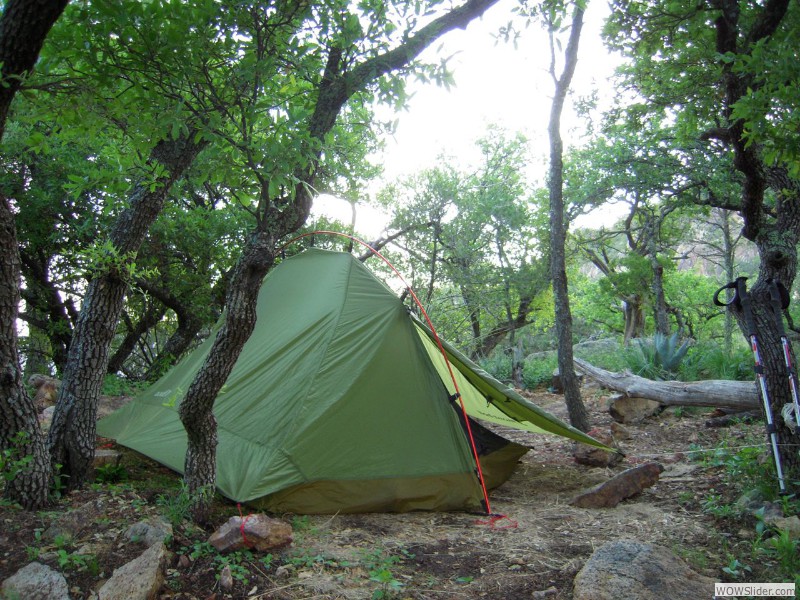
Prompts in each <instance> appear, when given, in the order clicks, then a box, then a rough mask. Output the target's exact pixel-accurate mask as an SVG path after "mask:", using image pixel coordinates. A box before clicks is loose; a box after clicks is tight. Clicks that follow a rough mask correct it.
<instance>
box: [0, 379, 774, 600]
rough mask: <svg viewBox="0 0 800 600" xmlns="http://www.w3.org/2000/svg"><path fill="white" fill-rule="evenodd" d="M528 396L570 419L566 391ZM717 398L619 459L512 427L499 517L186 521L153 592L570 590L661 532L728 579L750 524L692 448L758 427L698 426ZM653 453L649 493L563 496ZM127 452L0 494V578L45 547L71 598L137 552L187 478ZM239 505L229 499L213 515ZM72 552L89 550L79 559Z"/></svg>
mask: <svg viewBox="0 0 800 600" xmlns="http://www.w3.org/2000/svg"><path fill="white" fill-rule="evenodd" d="M528 395H529V396H530V397H531V398H532V399H533V401H534V402H536V403H537V404H539V405H540V406H542V407H543V408H545V409H547V410H549V411H551V412H553V413H555V414H557V415H558V416H560V417H562V418H566V411H565V409H564V408H563V399H562V398H561V396H556V395H553V394H549V393H547V392H545V391H541V392H537V393H533V394H528ZM584 400H585V402H586V403H587V408H588V409H589V412H590V416H591V421H592V423H593V425H594V426H596V427H599V428H601V429H604V430H606V431H607V430H608V428H609V426H610V424H611V418H610V417H609V415H608V412H607V409H606V406H607V398H606V395H605V394H604V392H602V390H598V389H596V388H588V389H585V390H584ZM709 412H710V410H708V411H703V412H700V411H696V410H695V411H685V410H684V411H675V410H674V409H670V410H667V411H665V412H663V413H662V414H660V415H659V416H657V417H653V418H651V419H648V420H647V421H645V422H644V423H641V424H637V425H627V426H626V428H627V430H628V432H629V433H630V439H628V440H623V441H620V442H619V445H620V447H621V448H622V449H623V451H624V452H625V453H626V458H625V460H624V461H623V462H622V463H621V464H620V465H617V466H615V467H613V469H600V468H591V467H586V466H582V465H578V464H576V463H575V462H574V461H573V459H572V443H571V442H568V441H563V440H560V439H558V438H555V437H550V436H534V435H528V434H519V433H518V432H517V435H516V438H515V439H516V441H519V442H524V443H526V444H527V445H530V446H531V447H532V450H531V451H530V452H529V453H528V454H527V455H526V456H525V457H524V458H523V460H522V462H521V464H520V465H519V468H518V469H517V471H516V473H515V474H514V475H513V477H512V478H511V479H510V480H509V481H508V482H507V483H506V484H505V485H503V486H502V487H500V488H499V489H497V490H495V491H494V493H493V494H492V496H491V501H492V509H493V511H494V512H496V513H500V514H502V515H505V516H506V518H504V519H501V520H499V521H496V522H493V523H489V522H488V521H489V520H488V519H486V518H485V517H484V516H483V515H479V514H466V513H457V512H454V513H411V514H363V515H335V516H331V515H327V516H292V515H283V516H282V518H284V519H286V520H287V521H288V522H290V523H292V525H293V527H294V538H295V539H294V543H293V544H292V545H291V546H290V547H289V548H287V549H284V550H281V551H277V552H275V553H273V554H271V555H267V556H264V555H251V554H249V553H242V552H240V553H238V554H236V555H234V556H228V557H223V556H220V555H219V554H216V553H215V552H213V551H211V550H209V547H208V546H207V545H205V544H204V543H203V542H204V541H205V540H206V539H207V537H208V535H209V533H210V531H211V530H210V529H208V530H206V531H203V530H200V529H196V528H192V527H191V526H188V525H186V524H184V525H182V526H179V527H178V528H176V530H175V535H174V537H173V539H172V540H171V542H170V544H169V548H170V550H171V551H172V553H173V555H172V557H171V560H170V564H169V565H168V571H167V576H166V579H165V583H164V585H163V587H162V588H161V592H160V598H175V599H184V600H188V599H190V598H198V599H211V598H214V599H222V598H263V599H276V600H278V599H280V600H284V599H294V598H318V599H354V600H356V599H370V598H395V599H400V598H413V599H431V600H448V599H454V600H455V599H468V598H485V599H498V600H500V599H502V600H509V599H511V600H514V599H518V598H520V599H522V598H537V597H538V598H555V599H568V598H572V582H573V578H574V577H575V575H576V573H577V572H578V571H579V570H580V568H581V567H582V565H583V564H584V562H585V561H586V559H587V558H588V557H589V556H590V555H591V554H592V552H593V551H594V549H596V548H597V547H599V546H600V545H602V544H603V543H605V542H607V541H610V540H614V539H620V538H629V539H630V538H633V539H637V540H640V541H646V542H652V543H656V544H660V545H662V546H665V547H667V548H669V549H671V550H672V551H673V552H674V553H675V554H677V555H678V556H680V557H681V558H683V559H684V560H686V561H687V563H689V565H690V566H691V567H692V568H694V569H695V570H697V571H699V572H702V573H704V574H706V575H708V576H710V577H713V578H715V580H717V581H730V580H731V579H730V578H729V577H728V576H726V574H725V573H723V571H722V568H723V567H726V566H728V565H729V563H730V560H731V556H732V554H731V553H736V551H737V548H739V546H742V545H746V544H748V543H750V542H749V541H748V540H749V539H752V537H753V536H754V525H755V523H754V521H753V520H752V519H749V518H744V517H741V516H735V517H722V518H720V517H719V516H717V517H715V516H712V515H710V514H708V513H707V511H704V510H703V506H704V503H707V499H708V498H709V497H710V496H712V495H715V494H717V495H720V496H721V498H722V499H721V500H720V501H721V502H722V501H723V500H724V501H726V502H732V501H733V500H734V499H735V490H733V489H730V486H728V485H727V484H726V483H725V481H724V477H723V473H722V468H721V467H713V466H708V465H707V464H704V463H700V462H698V461H697V460H696V454H695V455H692V456H690V451H692V450H694V451H696V450H698V449H699V448H705V449H709V450H713V449H714V448H715V447H716V446H717V445H718V443H719V442H720V440H721V439H722V438H723V437H724V438H726V439H727V440H728V443H733V444H735V443H737V442H736V441H737V440H744V439H745V438H748V439H752V437H753V429H752V428H755V427H757V426H755V425H753V426H748V425H736V426H734V427H732V428H728V429H724V430H720V429H709V428H706V427H705V426H704V422H705V420H706V418H707V416H708V413H709ZM649 461H657V462H660V463H661V464H663V465H664V467H665V471H664V472H663V473H662V476H661V479H660V481H659V482H658V483H657V484H656V485H655V486H653V487H651V488H649V489H647V490H645V491H644V492H643V493H641V494H639V495H637V496H635V497H633V498H630V499H628V500H626V501H624V502H623V503H621V504H620V505H619V506H617V507H616V508H611V509H599V510H598V509H594V510H591V509H581V508H575V507H572V506H570V504H569V501H570V500H571V499H572V498H573V497H574V496H575V495H576V494H577V493H578V492H579V491H581V490H583V489H585V488H588V487H591V486H592V485H594V484H596V483H599V482H601V481H605V480H606V479H608V478H609V477H610V476H611V475H613V474H615V473H617V472H619V471H621V470H623V469H625V468H628V467H631V466H635V465H637V464H641V463H644V462H649ZM122 464H123V465H124V466H125V468H126V473H127V476H126V478H125V480H124V481H122V482H120V483H117V484H107V483H96V484H93V485H91V486H89V487H87V488H86V489H84V490H81V491H79V492H75V493H73V494H70V495H68V496H67V497H65V498H63V499H61V500H59V501H57V502H56V503H55V504H54V506H53V507H52V508H51V509H50V510H48V511H43V512H39V513H28V512H25V511H22V510H20V509H19V508H17V507H14V506H9V505H8V504H0V522H1V523H2V524H1V525H0V581H2V580H3V579H5V578H6V577H8V576H9V575H11V574H12V573H14V572H15V571H16V570H17V569H19V568H20V567H21V566H24V565H25V564H27V563H28V562H30V560H31V559H33V558H38V560H40V561H42V562H46V563H48V564H49V565H51V566H53V567H54V568H58V569H59V570H61V571H62V572H63V573H64V574H65V576H66V577H67V580H68V583H69V585H70V586H71V594H72V598H73V599H75V600H78V599H89V598H92V597H93V595H94V593H93V590H96V589H97V588H98V587H99V585H100V584H101V583H102V582H103V581H104V580H105V579H107V578H108V577H109V576H110V575H111V572H112V571H113V569H114V568H116V567H118V566H120V565H122V564H124V563H125V562H127V561H129V560H131V559H132V558H134V557H135V556H137V555H138V554H139V553H141V551H142V549H141V547H139V546H138V545H137V544H133V543H130V542H126V541H123V537H124V533H125V531H126V530H127V528H128V527H129V526H130V524H132V523H134V522H136V521H138V520H141V519H143V518H144V517H146V516H148V515H153V514H158V513H161V514H164V512H169V511H170V510H172V511H173V514H174V511H176V510H177V508H176V506H175V505H174V504H173V503H171V502H170V501H168V498H171V497H174V496H175V494H176V493H177V490H178V489H179V488H178V485H179V483H178V481H179V480H178V478H177V477H176V476H175V475H174V474H172V473H170V472H169V471H167V470H166V469H164V468H162V467H160V466H158V465H156V464H154V463H152V462H150V461H148V460H146V459H144V458H143V457H141V456H140V455H137V454H135V453H133V452H131V451H125V454H124V456H123V463H122ZM88 502H93V503H94V506H95V507H96V509H95V510H94V513H93V515H92V517H90V518H88V519H84V521H85V522H84V523H83V525H84V526H85V527H83V529H81V530H79V533H78V534H77V536H76V537H75V539H67V540H65V539H58V540H56V541H53V540H47V539H45V537H46V536H44V535H43V532H45V531H46V530H47V528H48V527H49V526H50V525H51V524H52V523H53V522H55V521H56V520H57V519H59V518H63V515H64V513H65V511H70V510H73V509H75V508H76V507H79V506H82V505H85V504H86V503H88ZM238 512H239V509H238V508H237V507H236V506H235V505H233V504H230V503H226V502H224V501H220V502H219V503H218V504H217V505H216V507H215V515H214V519H215V521H216V522H215V523H214V524H215V525H219V524H221V523H222V522H224V521H225V520H227V519H228V518H229V517H230V516H232V515H235V514H238ZM81 548H82V550H80V549H81ZM79 552H83V553H84V555H85V556H86V558H85V559H83V558H76V556H77V554H78V553H79ZM226 562H227V563H230V564H231V572H232V574H233V587H232V588H231V589H230V590H228V591H225V590H223V589H221V587H220V585H219V581H218V577H219V575H220V572H221V569H222V568H223V566H224V564H225V563H226ZM767 580H768V579H767ZM756 581H764V579H756Z"/></svg>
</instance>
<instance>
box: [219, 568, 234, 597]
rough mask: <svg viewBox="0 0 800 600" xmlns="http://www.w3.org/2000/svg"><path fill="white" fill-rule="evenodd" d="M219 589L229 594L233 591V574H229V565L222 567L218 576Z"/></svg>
mask: <svg viewBox="0 0 800 600" xmlns="http://www.w3.org/2000/svg"><path fill="white" fill-rule="evenodd" d="M219 587H220V588H221V589H222V590H224V591H226V592H230V591H231V589H233V573H231V566H230V565H225V566H224V567H222V571H220V574H219Z"/></svg>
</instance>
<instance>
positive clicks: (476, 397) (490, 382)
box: [415, 320, 606, 448]
mask: <svg viewBox="0 0 800 600" xmlns="http://www.w3.org/2000/svg"><path fill="white" fill-rule="evenodd" d="M415 325H416V328H417V331H418V333H419V336H420V338H421V339H422V341H423V343H424V345H425V349H426V350H427V352H428V356H430V358H431V361H432V362H433V364H434V365H435V366H436V369H437V370H438V371H439V374H440V375H441V377H442V380H443V381H444V382H445V385H447V389H448V390H450V392H451V393H454V391H455V390H454V386H453V381H452V378H451V377H450V373H449V371H448V369H447V364H446V362H445V360H444V357H443V356H442V352H441V350H440V349H439V346H438V344H437V343H436V341H435V339H434V337H433V334H432V333H431V331H430V330H429V329H428V328H427V327H425V326H424V325H422V323H420V322H419V321H416V320H415ZM440 341H441V343H442V346H443V347H444V349H445V352H446V353H447V358H448V360H449V361H450V365H451V367H452V372H453V376H454V377H455V379H456V383H457V384H458V388H459V391H460V392H461V397H462V400H463V401H464V408H465V409H466V411H467V414H469V415H470V416H471V417H474V418H477V419H483V420H486V421H489V422H491V423H497V424H499V425H507V426H509V427H513V428H515V429H523V430H525V431H530V432H533V433H552V434H556V435H561V436H564V437H568V438H570V439H573V440H575V441H578V442H583V443H584V444H589V445H592V446H598V447H600V448H606V446H604V445H603V444H601V443H600V442H598V441H597V440H595V439H594V438H592V437H591V436H588V435H586V434H585V433H583V432H581V431H579V430H578V429H575V428H574V427H572V426H571V425H568V424H567V423H564V422H563V421H561V420H560V419H558V418H556V417H554V416H553V415H551V414H550V413H548V412H546V411H544V410H542V409H541V408H539V407H538V406H536V405H535V404H533V403H531V402H529V401H528V400H526V399H525V398H523V397H522V396H520V395H519V394H517V393H516V392H515V391H514V390H512V389H510V388H508V387H507V386H505V385H503V384H502V383H500V382H499V381H497V380H496V379H494V378H493V377H492V376H491V375H489V374H488V373H486V371H484V370H483V369H481V368H480V367H479V366H478V365H476V364H475V363H473V362H472V361H471V360H469V359H468V358H467V357H466V356H464V355H463V354H461V353H460V352H459V351H458V350H456V349H455V348H454V347H452V346H451V345H449V344H447V343H446V342H444V341H443V340H440ZM489 400H491V402H490V401H489Z"/></svg>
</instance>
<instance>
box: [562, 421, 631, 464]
mask: <svg viewBox="0 0 800 600" xmlns="http://www.w3.org/2000/svg"><path fill="white" fill-rule="evenodd" d="M588 433H589V435H590V436H592V437H593V438H594V439H596V440H597V441H598V442H600V443H601V444H605V445H606V446H608V447H609V448H615V447H616V443H615V442H614V438H612V437H611V436H610V435H608V434H607V433H604V432H602V431H600V430H598V429H592V430H591V431H589V432H588ZM572 456H573V457H574V459H575V462H576V463H578V464H579V465H587V466H590V467H609V466H611V465H614V464H616V463H618V462H619V461H621V460H622V455H621V454H619V453H618V452H609V451H608V450H603V449H602V448H597V447H595V446H589V445H588V444H581V443H578V444H575V449H574V450H573V452H572Z"/></svg>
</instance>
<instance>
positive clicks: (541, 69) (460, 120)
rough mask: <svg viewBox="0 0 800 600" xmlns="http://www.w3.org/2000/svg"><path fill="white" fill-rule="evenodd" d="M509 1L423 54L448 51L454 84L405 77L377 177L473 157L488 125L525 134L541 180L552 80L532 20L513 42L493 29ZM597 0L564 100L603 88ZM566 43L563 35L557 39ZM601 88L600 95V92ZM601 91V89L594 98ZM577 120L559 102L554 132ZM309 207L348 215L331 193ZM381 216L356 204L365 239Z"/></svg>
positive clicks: (572, 135) (610, 65) (572, 131)
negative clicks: (403, 98) (404, 103)
mask: <svg viewBox="0 0 800 600" xmlns="http://www.w3.org/2000/svg"><path fill="white" fill-rule="evenodd" d="M515 4H516V0H501V1H500V2H499V3H498V4H497V5H495V6H494V7H492V8H491V9H490V10H489V11H488V12H487V14H486V15H485V16H484V18H483V19H481V20H479V21H476V22H473V23H471V24H470V25H469V26H468V27H467V29H466V30H463V31H462V30H458V31H454V32H451V33H448V34H447V35H446V36H445V37H444V38H443V39H442V40H441V42H440V43H436V44H434V45H433V46H432V47H431V48H430V49H428V51H427V52H426V54H424V55H423V58H424V59H428V60H433V61H435V60H438V58H437V57H438V56H452V58H451V59H450V60H449V62H448V64H449V66H450V69H451V70H452V71H453V72H454V75H455V80H456V86H455V87H454V88H451V89H450V90H446V89H444V88H441V87H437V86H436V85H434V84H421V83H418V82H411V84H410V86H409V89H410V91H411V92H412V93H413V96H412V97H411V99H410V101H409V104H408V109H407V111H405V112H402V113H400V114H399V115H397V116H396V118H398V119H399V123H398V127H397V132H396V134H395V135H394V136H393V137H392V138H390V139H387V140H386V149H385V151H384V154H383V157H382V159H381V160H382V163H383V165H384V168H385V175H384V180H385V181H392V180H394V179H396V178H398V177H401V176H403V175H409V174H412V173H415V172H418V171H420V170H422V169H424V168H426V167H429V166H430V165H431V164H433V163H434V161H435V160H436V159H437V157H439V156H440V155H441V154H445V155H448V156H453V157H455V158H456V159H457V161H458V162H459V163H460V164H461V165H463V166H464V167H466V166H468V165H469V164H470V163H471V162H473V161H474V160H476V159H477V157H476V150H475V144H474V142H475V140H477V139H478V138H480V137H481V136H483V135H484V134H485V132H486V127H487V125H488V124H490V123H495V124H498V125H501V126H503V127H504V128H506V129H507V130H509V131H512V132H515V131H520V132H522V133H524V134H525V135H526V136H527V137H528V138H529V139H530V140H531V147H532V154H533V156H532V161H533V164H534V172H535V173H537V174H538V175H539V177H540V180H541V181H542V182H543V181H544V173H545V170H546V157H547V151H548V141H547V120H548V118H549V111H550V99H551V96H552V90H553V81H552V79H551V77H550V75H549V73H548V72H547V68H548V64H549V59H550V51H549V46H548V40H547V34H546V32H545V31H544V29H543V28H542V27H540V26H539V25H537V24H532V25H531V26H530V27H529V28H528V29H525V30H522V31H521V35H520V38H519V39H518V41H517V44H516V47H515V46H514V45H513V44H512V43H506V42H502V41H497V40H496V39H495V36H496V34H497V33H498V31H499V30H500V28H501V27H502V26H503V25H506V24H507V23H508V22H509V20H510V19H511V18H512V14H511V8H512V7H513V6H514V5H515ZM607 11H608V7H607V4H606V2H605V0H592V1H591V2H589V5H588V8H587V12H586V18H585V24H584V28H583V32H582V36H581V43H580V51H579V59H578V68H577V70H576V73H575V78H574V80H573V86H572V90H573V96H572V98H575V97H579V96H585V95H587V94H589V93H590V92H591V91H592V90H593V89H603V87H604V86H605V87H606V89H607V87H608V86H607V81H608V79H609V77H610V76H611V74H612V72H613V69H614V67H615V65H616V64H617V63H618V60H617V59H616V57H611V56H609V55H608V53H607V52H606V50H605V49H604V48H603V45H602V41H601V40H600V29H601V27H602V20H603V19H604V18H605V15H606V14H607ZM565 43H566V41H565ZM609 95H610V93H609V92H606V93H605V96H606V97H608V96H609ZM602 99H603V94H602V93H601V100H602ZM581 127H582V125H581V124H580V123H579V121H577V120H576V118H575V117H574V116H573V113H572V111H571V107H570V106H568V107H566V108H565V114H564V120H563V122H562V135H563V137H564V140H565V143H566V144H569V143H570V141H571V140H575V139H576V138H577V137H579V135H580V129H581ZM314 213H316V214H327V215H330V216H338V218H340V219H346V220H349V214H350V209H349V205H348V204H347V203H346V202H344V201H342V200H337V199H332V198H321V199H319V200H318V201H317V202H316V203H315V209H314ZM380 221H381V219H380V216H379V215H378V214H375V213H374V211H371V210H369V209H368V208H367V207H359V210H358V224H357V228H358V229H360V230H362V231H364V230H366V231H365V233H367V234H369V235H370V237H373V236H375V235H377V234H378V233H380V230H381V223H380Z"/></svg>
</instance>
